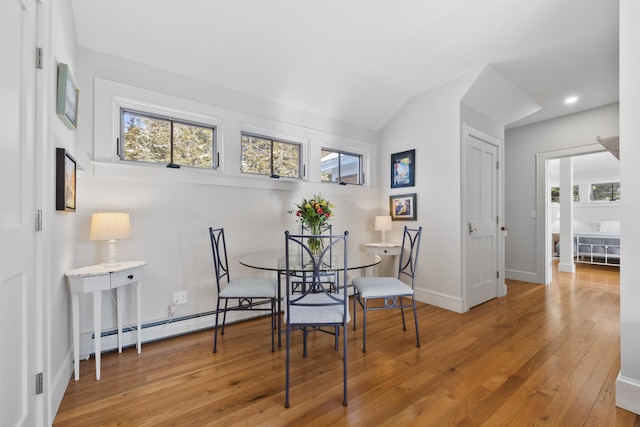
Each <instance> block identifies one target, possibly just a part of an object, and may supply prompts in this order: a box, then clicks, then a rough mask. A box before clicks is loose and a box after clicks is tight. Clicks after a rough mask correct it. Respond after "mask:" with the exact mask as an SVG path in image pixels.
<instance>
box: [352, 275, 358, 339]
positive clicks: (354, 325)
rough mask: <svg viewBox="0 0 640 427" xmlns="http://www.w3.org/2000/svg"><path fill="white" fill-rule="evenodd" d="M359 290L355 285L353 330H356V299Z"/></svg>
mask: <svg viewBox="0 0 640 427" xmlns="http://www.w3.org/2000/svg"><path fill="white" fill-rule="evenodd" d="M357 294H358V290H357V289H356V287H355V286H354V287H353V330H354V331H355V330H356V300H357V299H358V295H357Z"/></svg>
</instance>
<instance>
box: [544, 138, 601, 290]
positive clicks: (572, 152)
mask: <svg viewBox="0 0 640 427" xmlns="http://www.w3.org/2000/svg"><path fill="white" fill-rule="evenodd" d="M601 151H605V149H604V147H603V146H602V145H600V144H598V143H595V144H588V145H580V146H577V147H569V148H563V149H560V150H552V151H544V152H539V153H536V212H537V215H536V279H535V280H534V281H533V283H541V284H545V285H548V284H550V283H551V239H548V238H547V236H550V235H551V232H550V229H551V225H550V224H548V221H547V218H548V216H549V210H550V209H551V201H549V200H548V197H547V188H549V174H548V173H547V171H548V163H549V160H552V159H559V158H562V157H573V156H578V155H582V154H590V153H597V152H601ZM541 213H542V214H541ZM540 231H542V232H540Z"/></svg>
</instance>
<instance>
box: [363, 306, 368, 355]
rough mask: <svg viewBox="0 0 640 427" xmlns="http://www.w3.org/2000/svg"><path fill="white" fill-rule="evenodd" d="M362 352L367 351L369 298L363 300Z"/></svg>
mask: <svg viewBox="0 0 640 427" xmlns="http://www.w3.org/2000/svg"><path fill="white" fill-rule="evenodd" d="M362 352H363V353H366V352H367V299H366V298H363V300H362Z"/></svg>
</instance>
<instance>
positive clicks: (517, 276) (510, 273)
mask: <svg viewBox="0 0 640 427" xmlns="http://www.w3.org/2000/svg"><path fill="white" fill-rule="evenodd" d="M504 277H505V278H507V279H509V280H518V281H520V282H528V283H540V282H538V275H537V274H536V273H532V272H530V271H521V270H509V269H505V270H504Z"/></svg>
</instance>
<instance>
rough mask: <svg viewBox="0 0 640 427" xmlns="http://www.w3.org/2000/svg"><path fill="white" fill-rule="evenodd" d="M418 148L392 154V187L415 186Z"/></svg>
mask: <svg viewBox="0 0 640 427" xmlns="http://www.w3.org/2000/svg"><path fill="white" fill-rule="evenodd" d="M415 175H416V150H409V151H403V152H401V153H395V154H392V155H391V188H398V187H413V186H414V185H415V179H416V176H415Z"/></svg>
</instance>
